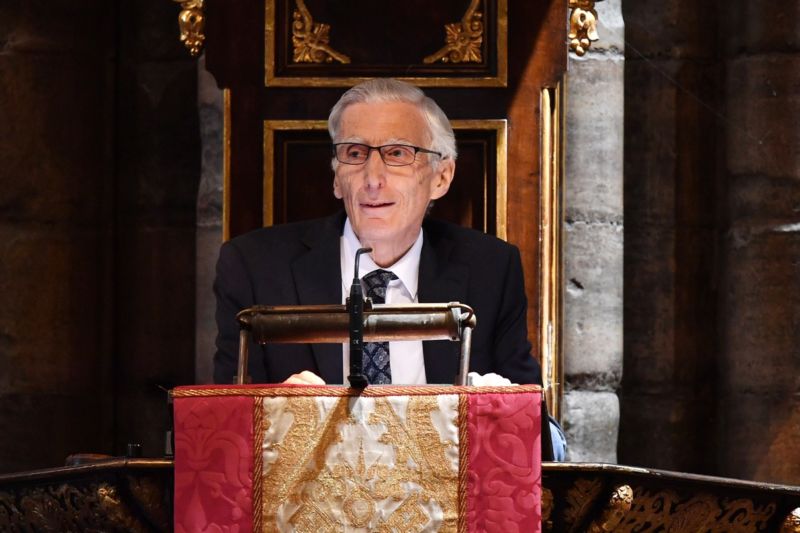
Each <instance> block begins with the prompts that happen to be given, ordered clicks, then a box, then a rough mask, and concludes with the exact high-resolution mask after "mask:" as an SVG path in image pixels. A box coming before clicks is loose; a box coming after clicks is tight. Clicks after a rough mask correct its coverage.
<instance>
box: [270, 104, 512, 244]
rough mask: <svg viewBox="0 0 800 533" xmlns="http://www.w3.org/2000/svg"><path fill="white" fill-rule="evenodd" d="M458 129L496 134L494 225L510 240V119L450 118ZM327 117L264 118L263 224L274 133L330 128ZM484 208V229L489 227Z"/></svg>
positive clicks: (485, 180) (485, 195)
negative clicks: (314, 118) (317, 118)
mask: <svg viewBox="0 0 800 533" xmlns="http://www.w3.org/2000/svg"><path fill="white" fill-rule="evenodd" d="M450 123H451V124H452V126H453V129H454V130H455V131H459V130H484V131H494V133H495V146H496V154H495V161H496V163H495V165H496V167H495V175H496V181H497V187H496V188H495V189H496V190H495V193H494V194H495V228H496V234H497V237H498V238H500V239H503V240H507V239H508V146H507V139H508V121H506V120H505V119H487V120H451V121H450ZM327 129H328V121H327V120H265V121H264V169H263V171H264V174H263V180H264V181H263V184H264V185H263V189H264V192H263V200H262V201H263V203H262V224H263V225H264V226H265V227H266V226H271V225H272V224H273V222H274V211H273V206H274V202H275V197H274V189H275V181H274V176H273V168H274V166H275V132H276V131H302V130H315V131H320V130H327ZM488 181H489V180H488V176H484V177H483V200H484V205H486V204H487V200H488V199H489V197H488V195H489V194H490V191H489V190H488ZM485 213H486V211H484V228H486V227H487V220H486V219H485V217H486V215H485Z"/></svg>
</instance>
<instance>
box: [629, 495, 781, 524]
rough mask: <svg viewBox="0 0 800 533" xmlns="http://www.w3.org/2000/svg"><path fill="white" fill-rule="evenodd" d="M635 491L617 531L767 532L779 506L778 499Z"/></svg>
mask: <svg viewBox="0 0 800 533" xmlns="http://www.w3.org/2000/svg"><path fill="white" fill-rule="evenodd" d="M633 494H634V498H633V504H632V505H631V508H630V511H628V512H627V514H626V515H625V517H624V519H623V520H622V522H621V523H620V524H619V526H617V527H616V528H615V529H614V531H615V532H620V533H625V532H630V533H632V532H648V531H665V532H667V533H670V532H674V533H677V532H683V531H704V532H708V533H736V532H746V531H747V532H750V531H765V530H766V527H767V524H768V522H769V519H770V518H771V517H772V515H773V514H774V513H775V509H776V506H775V503H774V502H770V503H767V504H764V505H758V506H757V505H755V504H754V503H753V502H752V501H751V500H748V499H743V498H740V499H735V500H730V499H727V498H716V497H714V496H713V495H711V494H709V493H700V494H697V495H695V496H692V497H690V498H688V499H685V500H682V499H681V498H680V497H679V496H678V494H677V493H676V492H675V491H673V490H662V491H657V492H650V491H648V490H645V489H643V488H641V487H637V488H635V489H634V491H633Z"/></svg>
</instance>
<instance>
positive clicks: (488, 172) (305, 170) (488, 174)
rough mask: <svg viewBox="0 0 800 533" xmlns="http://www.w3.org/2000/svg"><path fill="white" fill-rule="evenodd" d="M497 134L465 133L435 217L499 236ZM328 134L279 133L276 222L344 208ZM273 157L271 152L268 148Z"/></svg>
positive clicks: (273, 179) (270, 179)
mask: <svg viewBox="0 0 800 533" xmlns="http://www.w3.org/2000/svg"><path fill="white" fill-rule="evenodd" d="M496 136H497V133H496V130H494V129H487V130H459V131H458V132H457V135H456V137H457V147H458V152H459V157H458V164H457V168H456V179H455V180H454V181H453V184H452V186H451V187H450V192H448V193H447V195H446V196H445V197H444V198H442V199H441V200H439V201H437V202H436V204H435V205H434V206H433V209H432V215H433V216H435V217H436V218H441V219H444V220H449V221H451V222H455V223H457V224H461V225H463V226H468V227H472V228H475V229H478V230H481V231H485V232H487V233H492V234H494V233H496V229H497V224H496V213H497V208H496V195H495V194H494V191H495V189H496V182H497V169H496V166H497V157H496V152H497V142H496ZM330 146H331V144H330V140H329V138H328V133H327V131H326V130H299V131H298V130H290V131H285V130H284V131H276V132H275V134H274V140H273V145H272V154H273V156H272V160H273V161H272V164H270V163H269V155H267V159H268V161H267V167H268V168H266V169H265V172H266V173H267V174H266V175H265V183H266V184H267V185H266V186H268V187H269V186H272V187H273V203H272V210H271V213H272V216H271V217H270V218H271V219H272V222H273V223H274V224H281V223H284V222H294V221H297V220H306V219H309V218H316V217H322V216H326V215H329V214H331V213H333V212H335V211H337V210H339V209H342V203H341V201H340V200H338V199H336V198H335V197H334V196H333V192H332V183H333V181H332V180H333V171H332V170H331V148H330ZM267 154H269V150H267ZM267 211H268V212H269V208H268V209H267Z"/></svg>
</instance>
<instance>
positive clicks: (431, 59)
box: [422, 0, 483, 64]
mask: <svg viewBox="0 0 800 533" xmlns="http://www.w3.org/2000/svg"><path fill="white" fill-rule="evenodd" d="M479 7H480V0H472V2H470V5H469V7H468V8H467V11H466V12H465V13H464V16H463V17H462V18H461V22H454V23H451V24H446V25H445V27H444V31H445V45H444V46H443V47H442V48H441V49H440V50H439V51H438V52H436V53H435V54H431V55H429V56H427V57H426V58H425V59H423V60H422V62H423V63H427V64H430V63H435V62H437V61H441V62H442V63H481V62H482V61H483V52H482V50H483V13H481V12H480V11H478V8H479Z"/></svg>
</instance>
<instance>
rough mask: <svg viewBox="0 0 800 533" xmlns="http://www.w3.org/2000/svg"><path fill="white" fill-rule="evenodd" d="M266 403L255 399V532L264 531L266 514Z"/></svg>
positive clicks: (253, 500)
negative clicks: (264, 486)
mask: <svg viewBox="0 0 800 533" xmlns="http://www.w3.org/2000/svg"><path fill="white" fill-rule="evenodd" d="M263 447H264V403H263V402H262V401H261V400H260V399H259V398H253V499H252V502H253V531H262V527H261V522H262V518H263V514H264V503H263V502H262V501H261V500H262V499H263V496H262V495H263V485H264V453H263Z"/></svg>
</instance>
